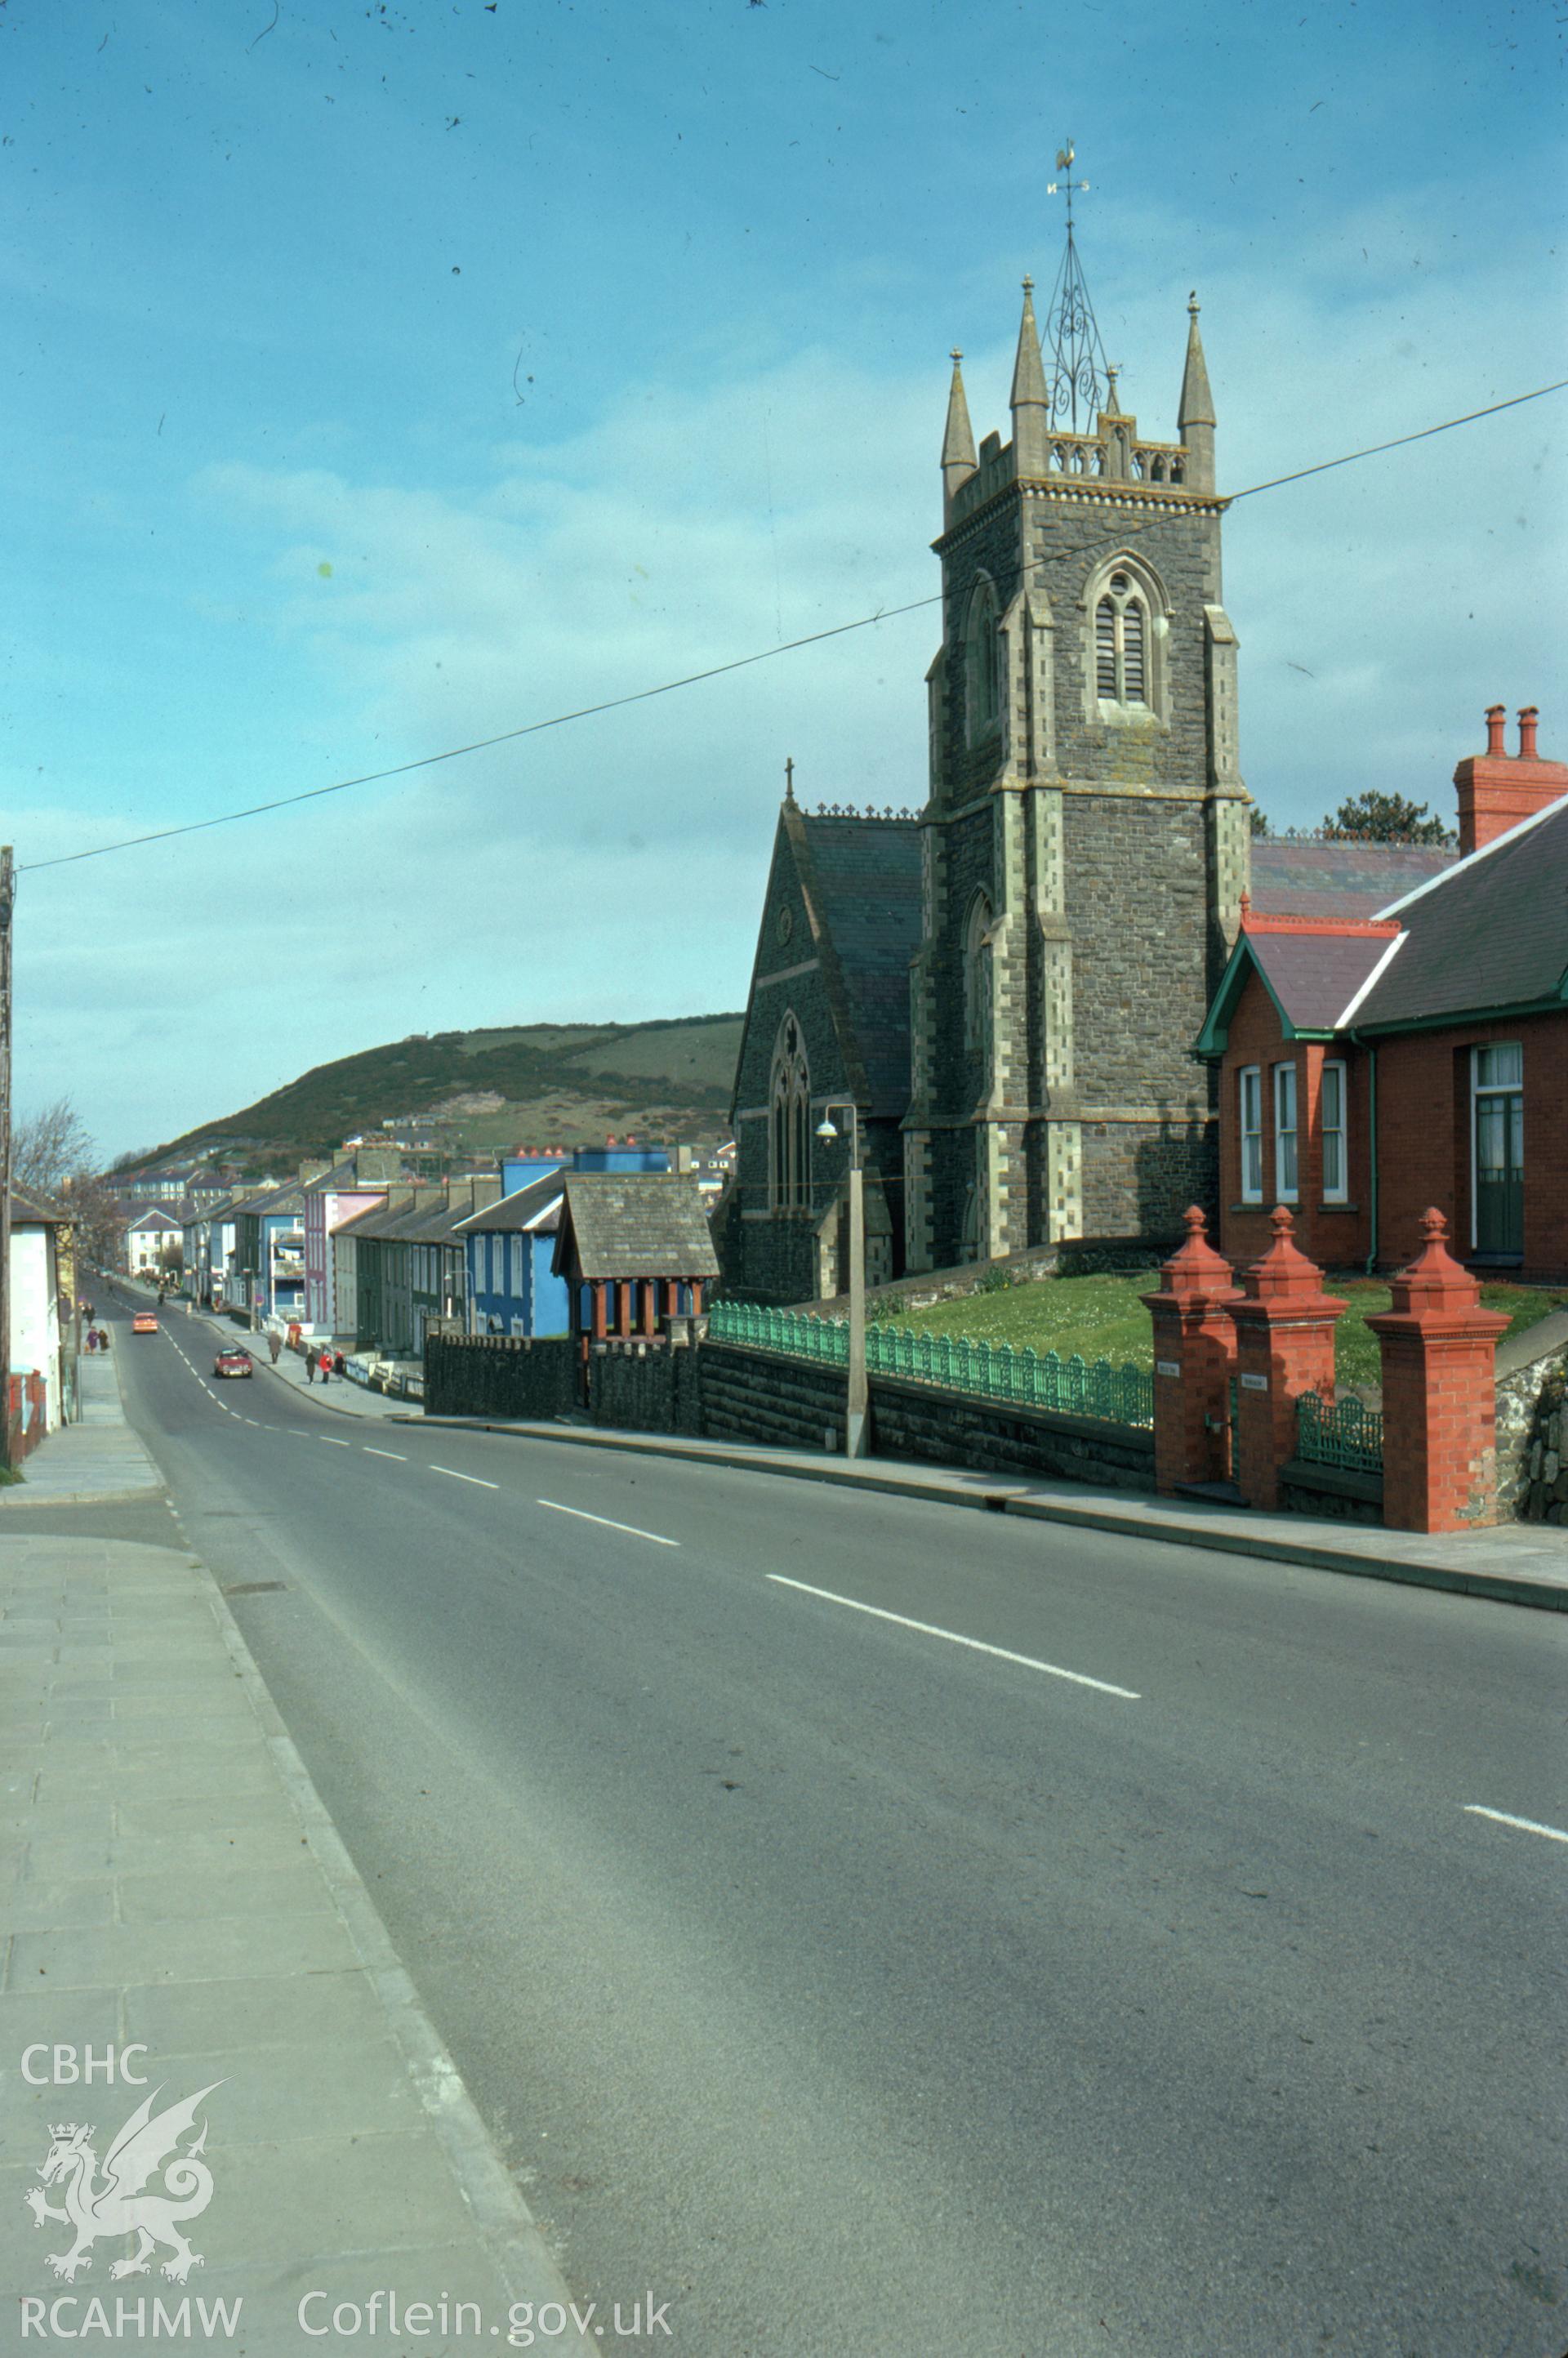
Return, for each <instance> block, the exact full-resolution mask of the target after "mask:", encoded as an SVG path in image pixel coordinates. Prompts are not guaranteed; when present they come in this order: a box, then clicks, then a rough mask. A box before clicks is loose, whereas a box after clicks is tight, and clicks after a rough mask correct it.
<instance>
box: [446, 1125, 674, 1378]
mask: <svg viewBox="0 0 1568 2358" xmlns="http://www.w3.org/2000/svg"><path fill="white" fill-rule="evenodd" d="M669 1167H670V1163H669V1156H668V1154H667V1153H666V1152H665V1149H664V1148H663V1147H662V1146H610V1145H605V1146H579V1147H578V1148H577V1149H576V1150H575V1151H574V1152H572V1153H571V1154H570V1155H565V1154H536V1155H523V1154H509V1155H506V1156H504V1157H503V1161H502V1165H501V1180H502V1187H503V1194H502V1196H501V1200H500V1201H499V1203H495V1204H489V1205H486V1206H485V1207H484V1208H483V1210H481V1211H478V1212H475V1213H474V1214H472V1216H471V1217H470V1218H468V1219H466V1220H463V1221H460V1223H459V1224H458V1227H457V1228H456V1230H455V1231H454V1233H455V1234H456V1235H457V1236H459V1237H460V1238H462V1239H463V1241H464V1244H465V1246H466V1248H467V1252H468V1302H469V1331H470V1334H474V1335H564V1334H566V1333H567V1332H568V1328H569V1325H570V1323H571V1321H570V1307H569V1303H568V1295H567V1281H566V1279H565V1277H558V1276H557V1274H556V1272H555V1270H554V1268H553V1267H552V1263H553V1260H554V1258H555V1249H556V1232H557V1228H559V1225H560V1211H561V1199H562V1196H563V1195H564V1193H565V1188H566V1174H567V1173H568V1172H576V1171H599V1172H604V1171H667V1170H668V1169H669Z"/></svg>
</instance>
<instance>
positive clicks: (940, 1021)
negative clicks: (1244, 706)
mask: <svg viewBox="0 0 1568 2358" xmlns="http://www.w3.org/2000/svg"><path fill="white" fill-rule="evenodd" d="M1182 407H1183V415H1184V419H1189V420H1190V421H1191V424H1190V427H1189V428H1187V429H1186V430H1187V432H1188V440H1189V441H1190V443H1191V445H1192V446H1193V447H1192V448H1190V449H1189V448H1188V447H1186V445H1185V444H1172V443H1154V442H1146V441H1145V440H1144V439H1143V438H1141V436H1140V434H1139V431H1138V427H1137V422H1136V420H1135V419H1134V418H1132V417H1131V416H1129V415H1127V414H1126V413H1125V412H1124V410H1123V409H1122V407H1121V406H1120V405H1119V402H1118V400H1117V394H1116V387H1115V384H1114V380H1113V381H1112V383H1111V385H1110V388H1109V396H1108V406H1106V407H1103V408H1102V409H1101V412H1100V414H1099V416H1098V420H1097V422H1096V428H1095V430H1094V431H1093V432H1092V433H1090V434H1088V435H1080V436H1077V437H1070V436H1063V435H1060V434H1053V432H1052V430H1051V428H1050V426H1049V422H1048V411H1047V409H1046V407H1045V406H1044V379H1043V376H1042V374H1041V371H1040V365H1039V350H1038V341H1037V331H1036V330H1035V327H1034V322H1033V308H1032V304H1031V301H1030V298H1029V296H1028V294H1027V291H1026V295H1025V306H1024V320H1023V326H1022V330H1021V336H1020V352H1019V362H1018V367H1017V370H1016V372H1015V376H1014V386H1013V421H1014V439H1013V441H1012V443H1011V444H1008V445H1005V446H1004V445H1003V444H1001V442H1000V439H999V438H997V437H995V436H991V437H989V438H987V441H986V442H985V444H984V445H983V446H982V448H981V449H980V451H979V456H978V459H977V457H976V455H975V453H974V449H973V443H972V440H971V439H970V438H969V431H968V411H967V406H966V405H965V399H964V392H963V387H962V384H961V380H960V377H959V373H958V372H957V369H955V373H954V392H953V396H952V401H951V404H950V408H949V417H948V431H947V440H946V446H945V449H944V454H943V471H944V475H945V478H946V486H947V497H946V530H945V531H944V533H943V535H942V536H941V538H940V539H939V540H938V541H937V543H936V548H937V551H938V554H939V555H940V557H941V559H942V566H943V584H944V592H945V596H944V619H945V630H944V644H943V651H942V655H941V657H940V658H939V660H938V664H937V665H936V668H935V676H934V683H933V696H934V709H933V716H932V718H933V728H932V744H933V776H932V781H931V798H930V801H929V803H928V805H927V809H926V814H925V822H926V826H927V828H928V831H929V835H930V838H931V841H930V847H929V865H930V875H931V879H932V889H931V891H930V892H929V893H928V900H927V925H926V931H925V938H924V939H923V942H922V946H921V950H920V953H919V956H918V957H917V958H916V961H915V967H914V977H913V984H912V1021H913V1022H914V1028H915V1030H916V1032H917V1033H918V1034H920V1035H921V1037H922V1039H923V1042H924V1049H923V1055H922V1058H921V1059H920V1060H918V1063H917V1087H916V1091H915V1097H914V1102H913V1103H912V1105H911V1108H910V1112H909V1115H908V1118H907V1120H906V1122H905V1125H904V1127H905V1133H906V1141H907V1157H908V1168H909V1170H910V1173H911V1186H910V1192H909V1200H908V1210H909V1237H908V1245H909V1253H910V1264H911V1266H912V1267H921V1266H941V1265H943V1264H944V1263H946V1262H949V1261H952V1260H958V1259H960V1258H964V1257H967V1255H968V1254H969V1253H973V1252H977V1251H978V1252H981V1253H997V1252H1005V1251H1015V1250H1018V1249H1022V1247H1024V1246H1025V1245H1031V1244H1036V1243H1041V1242H1045V1241H1049V1240H1051V1239H1052V1238H1056V1237H1061V1236H1070V1235H1089V1236H1154V1237H1158V1236H1161V1235H1163V1234H1166V1233H1173V1231H1174V1229H1175V1228H1176V1227H1177V1225H1178V1224H1179V1218H1180V1214H1181V1211H1182V1209H1183V1208H1184V1205H1185V1204H1186V1203H1188V1202H1191V1201H1192V1200H1194V1199H1195V1198H1196V1199H1197V1200H1198V1201H1200V1202H1203V1203H1206V1204H1212V1203H1213V1200H1214V1190H1215V1185H1216V1165H1215V1152H1214V1148H1215V1141H1214V1124H1213V1119H1212V1111H1211V1098H1210V1090H1209V1087H1208V1083H1207V1078H1206V1075H1205V1074H1204V1072H1203V1070H1202V1068H1201V1067H1200V1066H1199V1065H1197V1064H1196V1063H1195V1060H1194V1058H1193V1056H1192V1054H1191V1048H1192V1043H1193V1041H1194V1039H1195V1036H1196V1033H1197V1031H1198V1028H1199V1026H1200V1024H1201V1022H1202V1020H1203V1013H1204V1009H1205V1005H1206V999H1207V994H1208V990H1209V988H1210V986H1211V983H1212V981H1213V979H1215V974H1216V961H1217V958H1219V957H1222V956H1223V953H1224V949H1225V946H1226V942H1227V939H1228V938H1229V937H1230V936H1233V934H1234V930H1235V925H1236V922H1237V915H1238V901H1239V894H1240V892H1241V890H1242V889H1243V888H1244V886H1245V884H1246V882H1247V871H1248V853H1249V839H1250V838H1249V826H1248V806H1247V796H1246V792H1245V788H1244V787H1243V786H1242V784H1241V781H1240V778H1239V775H1238V773H1237V768H1236V711H1235V640H1234V634H1233V633H1232V632H1231V630H1230V625H1229V622H1228V620H1227V617H1226V615H1225V612H1224V609H1223V605H1222V602H1221V598H1222V584H1221V579H1220V514H1221V509H1222V504H1223V503H1222V502H1221V501H1220V500H1218V499H1217V497H1216V495H1215V494H1214V492H1213V491H1212V490H1211V489H1210V485H1211V484H1212V481H1213V475H1212V442H1213V425H1212V406H1211V404H1210V400H1209V395H1208V389H1207V378H1206V369H1205V365H1204V360H1203V354H1202V347H1201V344H1200V343H1199V341H1198V338H1197V325H1196V315H1195V312H1194V316H1193V319H1192V325H1191V330H1190V335H1189V344H1188V356H1187V373H1186V377H1185V379H1184V386H1183V402H1182ZM1123 558H1125V560H1126V562H1125V564H1124V565H1123V564H1121V563H1120V560H1122V559H1123ZM1113 571H1117V572H1119V573H1120V574H1121V576H1122V579H1121V586H1120V592H1119V594H1120V595H1121V596H1122V597H1124V598H1125V597H1126V596H1127V594H1128V593H1129V591H1130V592H1131V593H1132V594H1133V595H1134V596H1135V598H1136V600H1137V601H1138V602H1139V604H1140V606H1141V615H1135V616H1134V617H1133V618H1132V621H1131V622H1129V623H1128V624H1127V626H1126V628H1127V631H1128V633H1130V635H1129V636H1128V638H1127V639H1126V642H1125V645H1126V650H1127V652H1126V657H1125V660H1126V664H1127V665H1130V666H1131V668H1130V670H1127V671H1126V672H1125V682H1126V684H1127V685H1128V692H1127V693H1126V694H1125V696H1124V695H1122V694H1121V693H1117V694H1114V695H1112V696H1110V697H1108V698H1102V694H1101V690H1102V687H1103V685H1104V683H1103V679H1102V678H1101V677H1100V676H1099V667H1100V664H1103V663H1104V662H1107V661H1108V660H1109V655H1108V652H1107V649H1108V640H1102V641H1100V642H1099V643H1098V646H1097V616H1096V607H1097V604H1098V600H1099V599H1100V596H1101V592H1102V590H1104V589H1106V588H1107V587H1108V577H1109V576H1110V575H1111V573H1112V572H1113ZM993 616H994V618H995V620H996V622H997V623H998V625H999V626H1000V639H999V645H998V650H997V656H996V661H995V665H994V669H993V670H992V671H991V672H989V673H988V671H987V668H986V665H987V662H988V660H989V656H988V654H987V651H986V648H985V646H984V644H983V643H982V642H983V633H984V631H985V630H987V629H989V627H990V622H991V618H992V617H993ZM1116 644H1117V649H1118V653H1117V658H1116V659H1117V661H1118V663H1119V664H1120V663H1122V661H1123V654H1122V652H1121V651H1122V648H1123V641H1122V640H1121V639H1120V638H1118V640H1117V642H1116ZM1097 654H1098V658H1099V662H1098V663H1097ZM1118 677H1119V679H1122V678H1123V677H1124V675H1123V673H1121V672H1119V674H1118ZM982 903H983V908H984V913H985V914H984V918H982V917H979V916H977V914H976V913H977V910H978V909H979V908H980V907H981V905H982ZM986 919H989V924H986V923H985V920H986ZM982 925H984V927H985V930H984V936H983V937H984V946H985V957H986V960H987V963H986V964H985V966H984V967H983V968H978V967H977V965H976V952H975V948H974V945H975V944H976V942H977V941H978V940H979V939H980V938H981V927H982ZM977 973H979V974H981V975H982V976H983V988H984V989H985V990H986V992H987V995H988V1006H987V1010H986V1020H985V1022H984V1024H983V1025H980V1024H978V1023H977V1021H976V1018H975V1015H974V1011H973V1007H972V1001H973V996H974V992H975V990H976V989H977V988H979V987H982V986H981V985H980V984H979V983H977V979H976V977H977Z"/></svg>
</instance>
